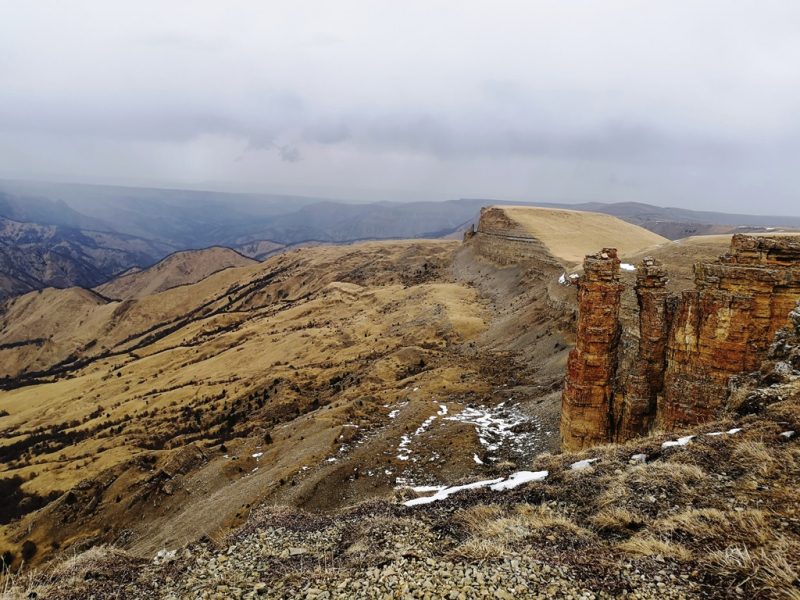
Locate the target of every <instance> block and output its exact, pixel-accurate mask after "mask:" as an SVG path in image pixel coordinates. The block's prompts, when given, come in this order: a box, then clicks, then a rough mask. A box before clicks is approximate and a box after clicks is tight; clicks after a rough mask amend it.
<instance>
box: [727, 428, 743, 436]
mask: <svg viewBox="0 0 800 600" xmlns="http://www.w3.org/2000/svg"><path fill="white" fill-rule="evenodd" d="M741 430H742V428H741V427H737V428H736V429H729V430H728V431H726V432H725V433H727V434H728V435H733V434H734V433H739V432H740V431H741Z"/></svg>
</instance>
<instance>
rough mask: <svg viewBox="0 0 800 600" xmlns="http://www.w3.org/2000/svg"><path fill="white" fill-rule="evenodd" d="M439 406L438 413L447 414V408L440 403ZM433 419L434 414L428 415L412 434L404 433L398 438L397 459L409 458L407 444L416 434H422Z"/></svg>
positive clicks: (409, 443)
mask: <svg viewBox="0 0 800 600" xmlns="http://www.w3.org/2000/svg"><path fill="white" fill-rule="evenodd" d="M439 406H440V407H441V408H440V410H439V413H438V414H447V409H446V408H445V407H444V406H443V405H441V404H440V405H439ZM441 409H444V412H442V410H441ZM435 420H436V415H433V416H431V417H428V418H427V419H425V421H424V422H423V423H422V425H420V426H419V427H417V430H416V431H415V432H414V433H413V434H411V435H409V434H407V433H406V434H404V435H403V436H402V437H401V438H400V444H399V445H398V446H397V450H398V451H399V454H398V455H397V458H398V459H400V460H408V459H410V458H411V449H410V448H409V446H410V445H411V442H412V441H413V440H414V438H415V437H417V436H418V435H422V434H423V433H425V431H426V430H427V429H428V427H430V426H431V423H433V422H434V421H435ZM413 462H417V459H416V458H415V459H413Z"/></svg>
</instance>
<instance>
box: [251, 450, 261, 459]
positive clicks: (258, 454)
mask: <svg viewBox="0 0 800 600" xmlns="http://www.w3.org/2000/svg"><path fill="white" fill-rule="evenodd" d="M261 456H264V453H263V452H256V453H255V454H253V458H255V459H258V458H259V457H261Z"/></svg>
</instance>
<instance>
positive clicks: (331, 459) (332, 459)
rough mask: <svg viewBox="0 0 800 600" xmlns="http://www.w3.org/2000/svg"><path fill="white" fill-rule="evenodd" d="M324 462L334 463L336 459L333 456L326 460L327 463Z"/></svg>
mask: <svg viewBox="0 0 800 600" xmlns="http://www.w3.org/2000/svg"><path fill="white" fill-rule="evenodd" d="M325 462H336V457H335V456H334V457H331V458H329V459H328V460H327V461H325Z"/></svg>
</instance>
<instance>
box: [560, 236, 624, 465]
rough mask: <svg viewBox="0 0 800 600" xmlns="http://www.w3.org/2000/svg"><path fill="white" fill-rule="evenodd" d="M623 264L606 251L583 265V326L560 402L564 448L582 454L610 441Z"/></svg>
mask: <svg viewBox="0 0 800 600" xmlns="http://www.w3.org/2000/svg"><path fill="white" fill-rule="evenodd" d="M619 265H620V262H619V259H618V258H617V251H616V250H615V249H613V248H604V249H603V250H602V251H601V252H598V253H597V254H593V255H589V256H587V257H586V258H585V259H584V261H583V269H584V274H583V276H581V278H580V279H579V280H578V285H577V287H578V307H579V308H578V310H579V313H578V326H577V340H576V345H575V348H574V349H573V350H572V352H571V353H570V355H569V361H568V365H567V375H566V381H565V386H564V393H563V396H562V399H561V446H562V448H564V449H566V450H580V449H582V448H586V447H589V446H594V445H597V444H603V443H607V442H609V441H610V431H611V428H610V425H611V407H612V397H613V387H614V386H613V383H614V375H615V372H616V365H617V359H616V357H617V345H618V344H619V327H620V326H619V306H620V296H621V294H622V290H623V287H624V286H623V285H622V284H621V283H620V282H619Z"/></svg>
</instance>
